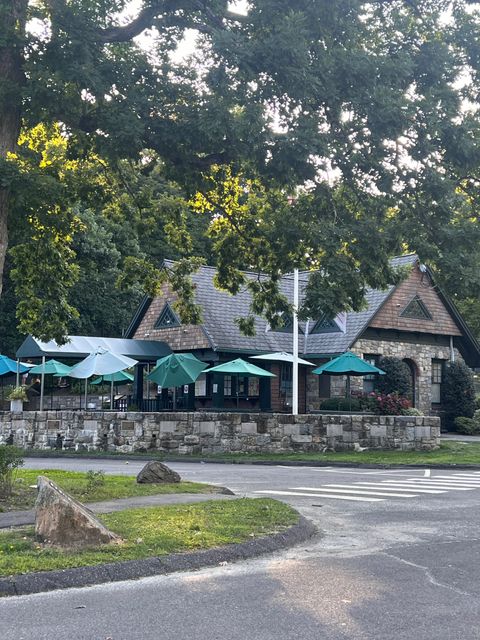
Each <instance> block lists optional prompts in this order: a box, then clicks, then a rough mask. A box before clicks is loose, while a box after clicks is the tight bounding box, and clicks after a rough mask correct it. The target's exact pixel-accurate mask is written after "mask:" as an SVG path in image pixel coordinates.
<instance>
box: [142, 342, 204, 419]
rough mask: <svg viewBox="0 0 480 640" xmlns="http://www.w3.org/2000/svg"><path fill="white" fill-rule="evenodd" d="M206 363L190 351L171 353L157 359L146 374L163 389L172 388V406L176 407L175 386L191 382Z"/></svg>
mask: <svg viewBox="0 0 480 640" xmlns="http://www.w3.org/2000/svg"><path fill="white" fill-rule="evenodd" d="M207 366H208V365H207V364H206V363H205V362H202V361H201V360H199V359H198V358H196V357H195V356H194V355H192V354H191V353H171V354H170V355H169V356H165V357H164V358H160V360H157V364H156V366H155V368H154V369H152V371H150V373H149V374H148V376H147V380H151V381H152V382H156V383H157V384H158V385H159V386H160V387H163V388H165V389H170V388H173V407H174V408H175V407H176V388H177V387H181V386H182V385H184V384H192V383H193V382H195V380H196V379H197V378H198V376H199V375H200V374H201V373H202V371H203V370H204V369H205V368H206V367H207Z"/></svg>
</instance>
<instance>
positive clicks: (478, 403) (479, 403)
mask: <svg viewBox="0 0 480 640" xmlns="http://www.w3.org/2000/svg"><path fill="white" fill-rule="evenodd" d="M475 409H480V395H476V396H475Z"/></svg>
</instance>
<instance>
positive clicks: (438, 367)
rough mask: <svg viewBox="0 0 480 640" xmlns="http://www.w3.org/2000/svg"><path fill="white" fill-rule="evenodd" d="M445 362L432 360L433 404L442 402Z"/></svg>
mask: <svg viewBox="0 0 480 640" xmlns="http://www.w3.org/2000/svg"><path fill="white" fill-rule="evenodd" d="M443 366H444V361H443V360H432V404H440V403H441V401H442V379H443Z"/></svg>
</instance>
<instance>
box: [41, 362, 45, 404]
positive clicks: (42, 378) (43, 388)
mask: <svg viewBox="0 0 480 640" xmlns="http://www.w3.org/2000/svg"><path fill="white" fill-rule="evenodd" d="M42 365H43V370H42V375H41V382H40V411H43V395H44V390H45V356H42Z"/></svg>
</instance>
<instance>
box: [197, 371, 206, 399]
mask: <svg viewBox="0 0 480 640" xmlns="http://www.w3.org/2000/svg"><path fill="white" fill-rule="evenodd" d="M195 395H196V396H206V395H207V375H206V374H205V373H201V374H200V375H199V377H198V378H197V379H196V381H195Z"/></svg>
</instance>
